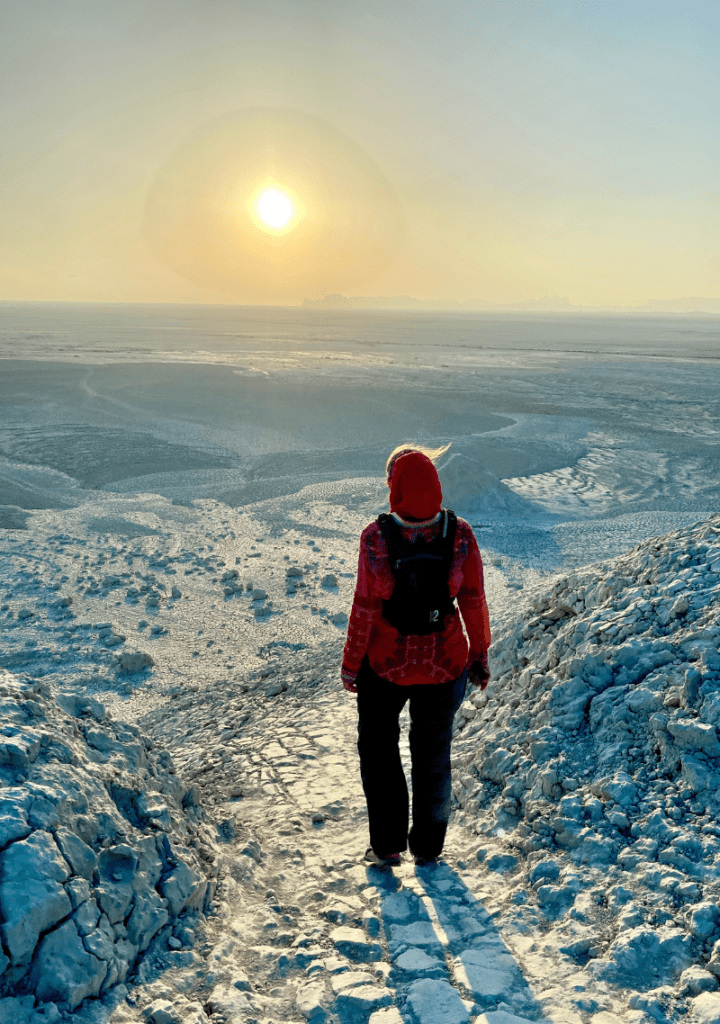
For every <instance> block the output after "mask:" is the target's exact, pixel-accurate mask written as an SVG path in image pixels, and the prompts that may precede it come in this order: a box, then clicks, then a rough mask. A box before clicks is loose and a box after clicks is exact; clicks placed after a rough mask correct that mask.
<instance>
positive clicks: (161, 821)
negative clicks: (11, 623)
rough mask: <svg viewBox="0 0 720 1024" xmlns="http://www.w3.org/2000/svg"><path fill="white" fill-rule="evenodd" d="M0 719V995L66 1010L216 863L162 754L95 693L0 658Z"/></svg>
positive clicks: (208, 886)
mask: <svg viewBox="0 0 720 1024" xmlns="http://www.w3.org/2000/svg"><path fill="white" fill-rule="evenodd" d="M0 723H2V725H1V727H0V940H1V942H2V944H1V946H0V1006H3V1007H8V1006H10V1002H8V1000H11V999H22V997H24V996H25V995H26V994H27V995H28V996H29V997H30V1002H31V1003H32V995H34V996H35V997H36V998H37V1000H38V1001H39V1002H40V1003H45V1004H50V1003H54V1004H56V1006H57V1007H59V1008H60V1009H61V1010H74V1009H75V1008H76V1007H78V1006H79V1005H80V1003H81V1002H82V1001H83V1000H84V999H86V998H88V997H94V996H99V995H104V994H105V993H106V992H107V991H108V990H109V989H110V988H112V986H114V985H116V984H118V983H120V982H123V981H124V980H125V979H126V977H127V975H128V973H129V972H130V971H132V969H133V968H134V967H135V966H136V962H137V960H138V957H139V956H140V955H141V954H142V953H143V952H144V951H145V950H146V949H147V948H148V946H149V944H150V942H151V941H152V940H153V938H154V937H155V936H156V935H157V934H158V933H159V932H160V931H161V930H162V929H164V928H166V927H167V926H169V925H172V924H173V923H174V922H175V921H176V919H177V918H178V917H179V916H180V915H183V914H190V913H193V912H195V913H196V912H201V911H202V910H203V908H204V907H205V906H206V904H207V902H208V901H209V900H210V899H212V896H213V894H214V890H215V886H216V878H217V872H218V863H217V861H215V862H213V863H210V864H208V862H207V858H206V860H205V861H201V860H200V859H199V858H198V856H197V855H196V853H195V850H194V849H193V847H192V846H191V845H190V844H191V843H193V842H194V840H195V834H196V832H197V825H198V818H199V815H200V812H199V810H198V809H197V808H196V807H195V805H194V803H193V800H192V795H191V794H189V793H188V791H187V790H186V788H185V786H184V785H183V784H182V783H181V782H180V780H179V779H178V778H177V776H176V775H175V770H174V768H173V764H172V761H171V759H170V757H169V755H168V754H167V752H166V751H164V750H157V749H155V747H154V745H153V743H152V741H151V740H150V739H148V738H147V737H145V736H143V735H141V733H140V731H139V730H138V729H137V728H135V727H134V726H132V725H127V724H123V723H120V722H115V721H112V720H110V718H109V716H108V715H107V714H106V713H105V711H104V708H103V707H102V705H101V704H99V703H98V702H97V701H95V700H93V699H91V698H87V697H83V696H67V695H54V694H53V692H52V691H51V689H50V687H49V686H48V685H47V684H45V683H43V682H42V680H30V679H21V678H17V677H15V676H12V675H10V674H9V673H7V672H4V671H2V670H0ZM210 860H212V858H210ZM18 1005H20V1004H18ZM18 1012H19V1011H18ZM18 1019H20V1018H18Z"/></svg>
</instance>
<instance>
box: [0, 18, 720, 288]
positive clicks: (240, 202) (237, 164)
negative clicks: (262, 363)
mask: <svg viewBox="0 0 720 1024" xmlns="http://www.w3.org/2000/svg"><path fill="white" fill-rule="evenodd" d="M718 96H720V2H718V0H702V2H700V0H698V2H696V0H682V2H681V0H677V2H665V0H649V2H636V0H618V2H600V0H598V2H592V0H589V2H583V3H581V2H574V0H567V2H562V3H550V2H545V0H527V2H525V0H407V2H406V0H258V2H255V0H63V2H62V3H57V2H55V0H33V2H32V3H28V0H3V4H2V5H1V6H0V299H3V300H22V299H29V300H52V301H57V300H61V301H91V302H180V303H185V302H187V303H218V302H219V303H249V304H254V303H260V304H289V305H294V304H298V303H302V301H303V300H304V299H306V298H313V299H317V298H322V297H323V296H324V295H327V294H334V293H341V294H344V295H349V296H352V295H373V296H391V295H410V296H413V297H415V298H420V299H433V300H441V301H446V300H454V301H460V302H470V303H472V302H474V301H475V302H483V301H484V302H488V301H489V302H496V303H509V302H520V301H525V300H528V299H535V298H541V297H543V296H563V297H566V298H568V299H569V300H570V301H571V302H573V303H576V304H580V305H608V304H610V305H612V304H619V305H641V304H643V303H645V302H646V301H648V300H650V299H655V300H663V299H673V298H677V297H681V296H709V297H714V298H718V297H720V173H719V171H720V103H718V101H717V97H718ZM268 191H273V192H278V193H279V194H281V195H283V196H284V197H285V200H286V201H287V203H289V209H290V210H291V216H290V220H289V221H288V223H287V224H286V225H285V226H281V227H277V226H276V227H273V226H272V225H270V224H268V223H266V222H264V221H263V219H262V217H261V216H260V214H259V212H258V209H259V208H258V204H259V202H260V199H261V198H262V196H263V195H264V194H266V193H267V192H268Z"/></svg>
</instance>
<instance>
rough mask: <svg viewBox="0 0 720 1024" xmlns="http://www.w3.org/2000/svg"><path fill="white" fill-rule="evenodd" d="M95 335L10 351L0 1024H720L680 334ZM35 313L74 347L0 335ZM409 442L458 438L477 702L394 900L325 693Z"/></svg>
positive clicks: (707, 746) (704, 660) (701, 630)
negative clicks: (151, 856)
mask: <svg viewBox="0 0 720 1024" xmlns="http://www.w3.org/2000/svg"><path fill="white" fill-rule="evenodd" d="M99 315H100V314H97V313H96V314H95V316H96V319H95V320H93V315H92V314H90V313H89V312H87V311H86V312H85V313H83V314H82V315H80V314H78V315H77V316H75V313H74V312H73V311H70V312H68V311H67V310H65V311H63V310H58V309H56V310H54V311H53V312H52V314H51V313H50V312H48V310H41V309H40V310H39V309H38V308H37V307H25V308H24V309H20V311H19V312H18V307H14V308H13V311H12V315H10V314H9V313H7V312H6V317H5V321H4V323H5V326H4V328H3V330H2V331H0V351H1V352H2V355H3V356H4V357H5V358H4V361H3V362H2V363H0V370H2V372H1V373H0V400H2V402H3V416H2V418H0V558H1V560H2V562H1V568H0V623H1V624H2V640H0V666H2V669H3V670H4V672H5V674H4V675H3V677H2V680H3V681H2V687H3V689H4V690H5V694H4V696H3V697H2V700H4V701H6V702H7V703H8V709H10V710H6V711H4V712H3V721H2V727H0V733H1V735H0V783H1V785H0V872H2V871H3V868H2V864H5V865H6V867H5V872H4V874H2V875H1V876H0V905H1V906H2V907H3V911H2V914H3V917H2V919H1V920H0V935H1V936H2V946H0V1021H3V1020H5V1019H8V1020H12V1021H13V1024H16V1022H17V1024H40V1022H41V1021H44V1022H47V1021H54V1020H61V1019H66V1020H77V1021H78V1024H86V1022H87V1024H110V1022H112V1024H123V1022H128V1024H129V1022H133V1024H134V1022H139V1021H141V1020H147V1021H150V1022H151V1024H152V1022H153V1021H154V1022H155V1024H161V1022H162V1024H168V1022H171V1024H206V1022H208V1021H213V1024H215V1022H218V1024H219V1022H220V1021H221V1020H224V1021H226V1022H228V1024H230V1022H232V1021H235V1020H238V1021H243V1022H245V1021H246V1020H248V1019H251V1018H252V1019H254V1020H257V1021H258V1022H260V1021H262V1022H267V1021H270V1020H273V1021H275V1022H277V1021H279V1020H282V1021H287V1022H289V1024H294V1022H297V1024H300V1022H301V1021H303V1020H311V1021H317V1022H320V1021H328V1022H329V1024H334V1022H335V1021H348V1022H354V1021H357V1022H358V1024H360V1022H362V1024H364V1022H365V1021H368V1020H371V1021H372V1022H373V1024H400V1022H401V1021H403V1022H407V1024H423V1022H425V1021H427V1022H428V1024H429V1022H430V1021H433V1022H434V1021H436V1020H437V1021H438V1024H449V1022H450V1021H451V1020H458V1021H460V1020H462V1021H465V1020H467V1021H472V1022H473V1024H478V1022H481V1024H485V1022H486V1021H487V1022H488V1024H517V1022H522V1021H527V1020H532V1021H553V1022H556V1024H561V1022H562V1024H580V1022H582V1024H585V1022H588V1021H591V1022H593V1024H612V1022H615V1021H618V1020H622V1021H623V1022H629V1024H649V1022H650V1021H652V1020H663V1019H668V1020H672V1019H675V1017H677V1016H678V1015H681V1014H684V1015H685V1018H686V1019H688V1020H689V1021H692V1022H693V1024H695V1022H696V1021H704V1020H707V1021H711V1020H716V1019H718V1014H719V1012H720V1011H718V1000H719V999H720V996H718V989H717V986H718V978H720V915H719V914H718V912H717V907H718V905H720V899H719V897H720V890H719V886H720V877H719V872H720V846H719V845H718V843H719V841H720V824H719V823H718V821H717V812H718V807H719V805H718V802H717V797H716V793H717V791H718V786H717V783H718V771H719V770H720V764H719V755H720V740H719V738H718V728H720V703H719V702H718V696H717V694H718V691H719V690H720V685H719V684H720V654H718V643H719V641H720V603H719V602H720V596H719V595H720V583H719V582H718V581H719V580H720V575H719V571H720V519H719V518H718V517H717V516H713V515H712V512H713V509H714V508H716V507H718V497H720V473H719V472H718V462H717V454H716V452H717V448H716V438H717V430H718V423H717V414H716V408H717V405H716V401H715V398H714V396H715V395H716V393H717V386H718V381H717V379H716V377H717V366H716V363H715V362H714V361H713V360H712V359H708V358H704V359H703V362H702V363H700V362H699V361H697V362H694V361H693V352H694V350H693V347H692V343H688V344H687V345H686V348H685V350H684V351H686V353H687V357H686V358H683V359H678V358H677V351H678V338H679V337H680V334H679V332H680V331H681V329H682V325H681V324H677V325H675V327H673V325H672V323H671V322H670V321H667V320H665V321H663V322H662V324H660V325H658V324H657V323H656V322H655V321H653V324H655V326H652V324H651V325H650V326H648V325H647V324H645V325H644V326H643V325H641V326H640V327H637V325H636V324H635V326H633V328H632V329H633V331H636V335H634V336H633V337H634V342H633V344H632V345H630V348H631V349H633V352H632V353H629V352H628V351H625V350H623V346H621V345H619V344H618V343H616V340H615V339H616V337H617V335H618V331H620V328H622V330H627V325H626V324H625V321H621V320H618V321H617V322H616V323H615V324H614V325H613V324H608V323H605V325H604V327H603V330H605V331H606V336H607V339H608V344H607V351H606V352H605V354H602V353H598V352H597V351H594V350H593V345H595V348H597V340H596V333H594V332H596V331H597V330H598V328H597V327H596V326H588V325H587V324H585V323H578V324H576V326H575V331H576V337H575V341H574V342H573V341H572V338H571V337H570V335H569V334H568V333H567V332H568V327H567V324H569V323H570V321H569V320H568V321H566V322H565V325H562V324H561V325H559V326H558V325H557V324H554V325H553V330H555V329H557V331H558V332H559V340H558V342H557V344H556V346H555V347H554V348H553V347H552V346H550V347H549V348H548V347H547V345H546V344H545V342H543V345H545V347H544V348H543V346H542V345H540V344H539V343H538V344H535V345H534V346H533V345H532V344H530V343H529V340H528V339H530V338H531V336H532V330H531V327H532V325H530V326H529V325H528V324H527V323H523V324H520V325H518V324H515V326H513V324H512V323H510V322H509V321H508V320H507V318H496V319H493V318H491V317H485V318H482V317H480V318H476V319H475V320H474V321H472V322H469V321H467V319H465V320H463V323H462V328H460V326H459V323H457V322H456V321H454V320H453V319H452V318H447V317H437V318H435V319H434V320H433V318H430V319H429V320H428V318H427V317H425V316H423V317H422V318H415V319H413V318H407V317H404V316H403V317H395V318H392V317H386V316H366V317H365V318H363V317H360V316H358V317H355V316H353V317H350V318H349V319H348V318H346V319H343V318H342V317H340V318H338V317H337V316H336V317H335V318H333V317H331V316H329V315H328V314H323V315H321V314H319V313H313V314H311V315H309V316H307V317H306V318H305V319H304V320H302V319H299V318H298V315H295V318H294V319H291V318H289V317H288V315H287V314H286V313H283V312H278V314H277V317H278V324H279V325H280V326H278V324H276V327H275V336H274V337H273V338H270V337H269V335H268V328H267V325H265V326H263V320H262V317H259V321H258V323H253V326H252V329H250V328H249V327H248V324H247V323H246V324H244V325H242V324H241V325H238V324H237V323H236V322H235V321H234V320H233V318H235V320H236V319H237V317H238V315H239V314H237V313H232V312H226V313H224V314H223V317H220V314H219V313H217V311H216V312H215V313H208V312H207V311H206V312H204V313H202V314H200V313H197V312H193V313H188V312H187V311H185V312H183V313H182V317H183V318H185V317H190V320H191V321H192V323H193V325H194V326H193V327H192V329H190V330H188V329H187V323H186V322H185V320H183V331H182V335H181V331H180V328H179V326H178V324H179V323H180V320H179V317H180V314H178V313H172V312H169V311H167V310H162V309H159V310H156V311H155V312H152V311H148V310H145V311H144V312H143V316H142V318H139V319H137V318H138V316H139V314H137V311H135V312H133V310H132V309H130V310H128V311H126V312H125V313H123V312H122V311H118V310H115V311H114V313H113V316H114V317H115V318H116V321H115V322H114V325H106V327H107V330H105V328H103V330H105V334H104V341H103V343H102V345H99V344H98V343H97V336H98V321H97V316H99ZM133 316H135V317H136V321H133V319H132V318H133ZM323 316H324V317H325V319H323ZM48 317H50V318H51V319H52V320H53V321H54V322H55V323H56V325H60V326H62V325H63V323H64V325H65V328H64V333H63V335H62V337H63V342H62V351H61V352H60V351H59V350H58V349H57V348H53V347H52V345H51V343H50V342H48V341H40V340H38V339H37V337H36V338H34V339H29V340H28V341H27V342H26V343H24V344H21V343H22V337H23V336H22V332H23V330H26V331H32V333H34V334H39V333H41V332H39V331H37V330H36V329H34V328H33V324H35V328H36V327H37V322H38V321H39V320H41V319H42V318H45V319H47V318H48ZM63 317H65V318H66V319H65V321H63ZM123 317H125V320H124V323H125V324H126V325H130V326H132V324H133V322H136V323H137V325H138V327H137V330H136V331H135V332H134V333H133V331H131V330H122V331H121V330H119V329H118V326H117V324H118V323H120V321H121V320H122V318H123ZM83 318H85V319H83ZM118 318H119V319H118ZM193 318H194V319H193ZM634 323H635V322H634ZM694 323H695V322H694ZM233 324H234V326H233ZM473 324H474V325H475V326H473ZM18 325H20V326H18ZM161 325H162V327H163V330H162V331H160V330H159V327H160V326H161ZM478 325H479V327H478ZM618 325H620V326H618ZM100 326H102V324H101V325H100ZM240 327H242V328H243V329H242V330H240V329H239V328H240ZM220 328H222V330H221V329H220ZM245 328H248V329H247V330H245ZM476 328H477V330H481V331H482V332H483V342H484V343H485V345H486V347H485V348H481V347H480V346H479V345H475V346H474V347H473V345H472V344H468V342H467V338H468V331H469V330H470V332H471V331H472V330H475V329H476ZM532 329H534V330H535V335H534V337H535V339H536V341H537V340H538V338H539V334H538V331H539V330H540V328H539V327H538V325H537V324H536V325H535V326H534V328H532ZM543 329H544V328H543ZM697 329H698V331H699V332H700V334H701V338H700V340H699V342H698V346H699V348H698V352H699V351H700V350H702V354H703V355H704V356H707V346H708V339H709V338H710V337H711V336H712V330H713V329H714V328H713V327H712V325H709V324H706V323H705V321H697ZM460 330H462V334H460V335H459V336H460V337H462V338H464V339H465V340H464V341H463V342H462V344H459V343H458V344H457V345H456V344H455V343H456V342H457V337H458V331H460ZM491 331H496V332H498V337H497V339H496V340H497V344H496V346H495V347H493V346H489V345H487V340H488V339H487V333H488V332H491ZM513 331H515V332H516V333H515V335H513ZM643 331H645V332H646V334H645V335H643ZM673 331H675V334H673ZM233 332H234V333H233ZM563 332H565V333H563ZM240 336H242V337H243V338H245V339H246V340H244V341H238V337H240ZM213 338H214V340H213ZM93 339H95V340H93ZM248 339H249V340H248ZM453 339H454V340H453ZM514 342H516V343H517V345H516V346H515V347H514V345H513V343H514ZM573 345H575V348H576V351H575V352H573V351H571V349H572V348H573ZM626 348H627V346H626ZM658 351H662V353H663V356H664V357H663V359H662V360H658V359H657V358H656V356H657V352H658ZM518 353H520V354H518ZM76 356H80V358H79V359H76V358H75V357H76ZM110 359H112V362H111V361H110ZM53 360H54V361H53ZM420 396H422V397H421V398H420ZM659 402H662V416H661V417H660V418H658V414H657V409H658V403H659ZM411 438H413V439H416V440H419V441H421V442H423V443H428V444H438V445H439V444H442V443H446V442H447V441H448V440H452V442H453V444H452V447H451V449H450V451H449V452H448V453H447V455H446V456H444V458H443V459H442V460H441V463H440V466H439V472H440V477H441V481H442V483H443V488H444V494H445V504H446V505H447V506H449V507H453V508H455V509H456V511H457V512H458V514H460V515H462V516H463V517H464V518H467V519H468V521H469V522H470V523H471V524H472V525H473V527H474V529H475V531H476V535H477V537H478V542H479V544H480V548H481V551H482V554H483V559H484V563H485V567H486V587H487V595H488V602H489V606H490V612H491V618H492V625H493V636H494V643H493V648H492V650H491V668H492V671H493V680H492V682H491V684H490V686H489V688H488V690H487V691H486V692H485V693H480V692H477V691H473V692H470V693H469V694H468V697H467V699H466V701H465V702H464V704H463V706H462V708H461V711H460V713H459V714H458V716H457V719H456V735H455V740H454V745H453V773H454V804H455V810H454V817H453V820H452V822H451V827H450V830H449V834H448V842H447V846H446V857H445V862H444V864H441V865H439V866H438V867H437V868H435V869H434V870H433V869H428V868H415V867H414V865H413V864H412V863H411V862H410V861H409V860H408V859H407V857H406V859H405V861H404V862H403V864H402V865H401V867H400V868H398V869H395V870H393V871H392V872H391V871H381V870H378V869H376V868H374V867H371V866H369V865H367V864H365V863H364V862H363V859H362V855H363V852H364V849H365V847H366V845H367V837H366V828H367V824H366V812H365V806H364V798H363V794H362V789H361V786H360V780H359V772H358V764H357V754H356V750H355V727H356V723H355V716H354V704H353V700H352V698H351V697H350V695H348V694H346V693H345V692H344V691H343V690H342V688H341V686H340V681H339V667H340V658H341V654H342V648H343V644H344V637H345V628H346V624H347V616H348V614H349V612H350V607H351V602H352V596H353V589H354V578H355V567H356V559H357V543H358V538H359V535H360V532H361V531H362V529H363V527H364V526H365V525H366V524H367V522H368V521H369V520H370V519H371V518H373V517H374V516H376V515H377V514H378V512H380V511H382V510H383V509H385V508H386V507H387V488H386V485H385V481H384V472H383V471H384V462H385V458H386V457H387V454H389V451H390V450H391V449H392V448H393V447H394V446H395V444H397V443H398V442H399V441H401V440H406V439H411ZM62 751H65V752H66V753H62ZM53 752H55V753H53ZM58 752H60V753H59V754H58ZM402 753H403V758H404V761H405V763H406V764H407V763H408V749H407V741H406V739H404V740H403V742H402ZM63 758H65V760H63ZM68 759H69V760H68ZM41 790H42V792H43V793H44V794H45V795H44V796H43V797H42V799H41V798H40V796H39V795H38V794H39V793H40V791H41ZM81 793H83V794H85V795H84V800H85V804H86V805H87V808H86V809H85V810H83V809H82V806H83V802H82V799H81V798H80V796H79V794H81ZM52 794H55V795H54V796H52ZM123 794H125V796H123ZM127 794H131V796H130V797H128V796H127ZM51 796H52V798H51ZM128 800H129V802H128ZM103 815H104V817H103ZM109 822H114V827H115V828H116V829H117V830H118V832H117V834H110V833H109V832H108V828H107V825H108V823H109ZM99 823H104V825H103V827H101V824H99ZM163 836H165V837H166V840H167V846H165V845H164V844H163V840H162V837H163ZM148 841H151V843H152V848H153V850H155V857H156V858H157V862H158V864H159V865H160V874H159V876H158V877H157V878H156V879H155V880H153V879H154V876H153V875H152V873H151V875H150V877H149V880H147V884H145V882H143V885H140V884H139V883H138V884H136V885H135V888H134V889H133V887H132V885H130V883H129V882H128V883H127V884H128V886H129V888H128V892H127V893H126V892H125V891H124V890H123V891H122V892H120V893H118V892H115V891H114V890H112V889H110V891H106V890H107V889H108V886H115V888H116V889H120V890H122V887H123V885H125V884H126V883H125V882H124V881H123V880H122V879H123V871H126V872H127V871H129V872H130V875H131V876H132V878H135V879H136V880H137V878H139V875H141V874H143V873H144V874H145V875H147V867H146V868H142V867H141V863H144V862H143V861H142V858H143V857H147V856H148V855H147V849H149V847H148V845H147V844H148ZM143 851H145V853H143ZM16 861H17V864H22V865H23V866H22V867H21V868H20V869H18V868H17V866H15V867H14V866H13V865H15V864H16ZM101 864H102V865H108V864H111V866H112V873H114V874H118V875H119V876H121V877H120V879H118V880H114V879H110V880H108V879H106V880H105V881H106V882H108V884H107V885H105V884H104V883H103V881H102V878H101V877H100V875H98V877H95V872H96V871H98V870H100V867H99V866H100V865H101ZM103 870H105V868H103ZM155 870H156V869H155ZM10 876H12V877H10ZM18 876H19V877H20V879H21V881H18ZM216 884H217V888H215V885H216ZM17 885H21V886H25V888H24V889H23V891H22V893H20V899H19V900H17V901H15V903H14V904H13V905H14V906H20V907H23V908H25V909H24V911H23V913H24V915H25V920H24V921H20V920H18V919H17V915H15V916H13V915H14V914H15V911H10V910H8V907H9V906H10V898H11V897H12V892H11V889H12V887H13V886H17ZM200 889H202V898H200V895H199V893H200ZM13 892H14V890H13ZM3 893H5V895H3ZM128 894H129V895H128ZM153 894H154V895H153ZM121 897H122V898H121ZM125 898H127V899H128V900H129V902H127V903H126V904H123V899H125ZM3 900H4V902H3ZM95 908H97V913H96V910H95ZM21 916H22V914H21ZM156 924H157V925H158V927H157V928H155V925H156ZM63 929H64V930H63ZM70 929H72V932H70ZM123 932H125V933H126V934H123ZM146 940H147V941H146ZM113 972H115V973H113ZM101 975H102V977H101Z"/></svg>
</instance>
